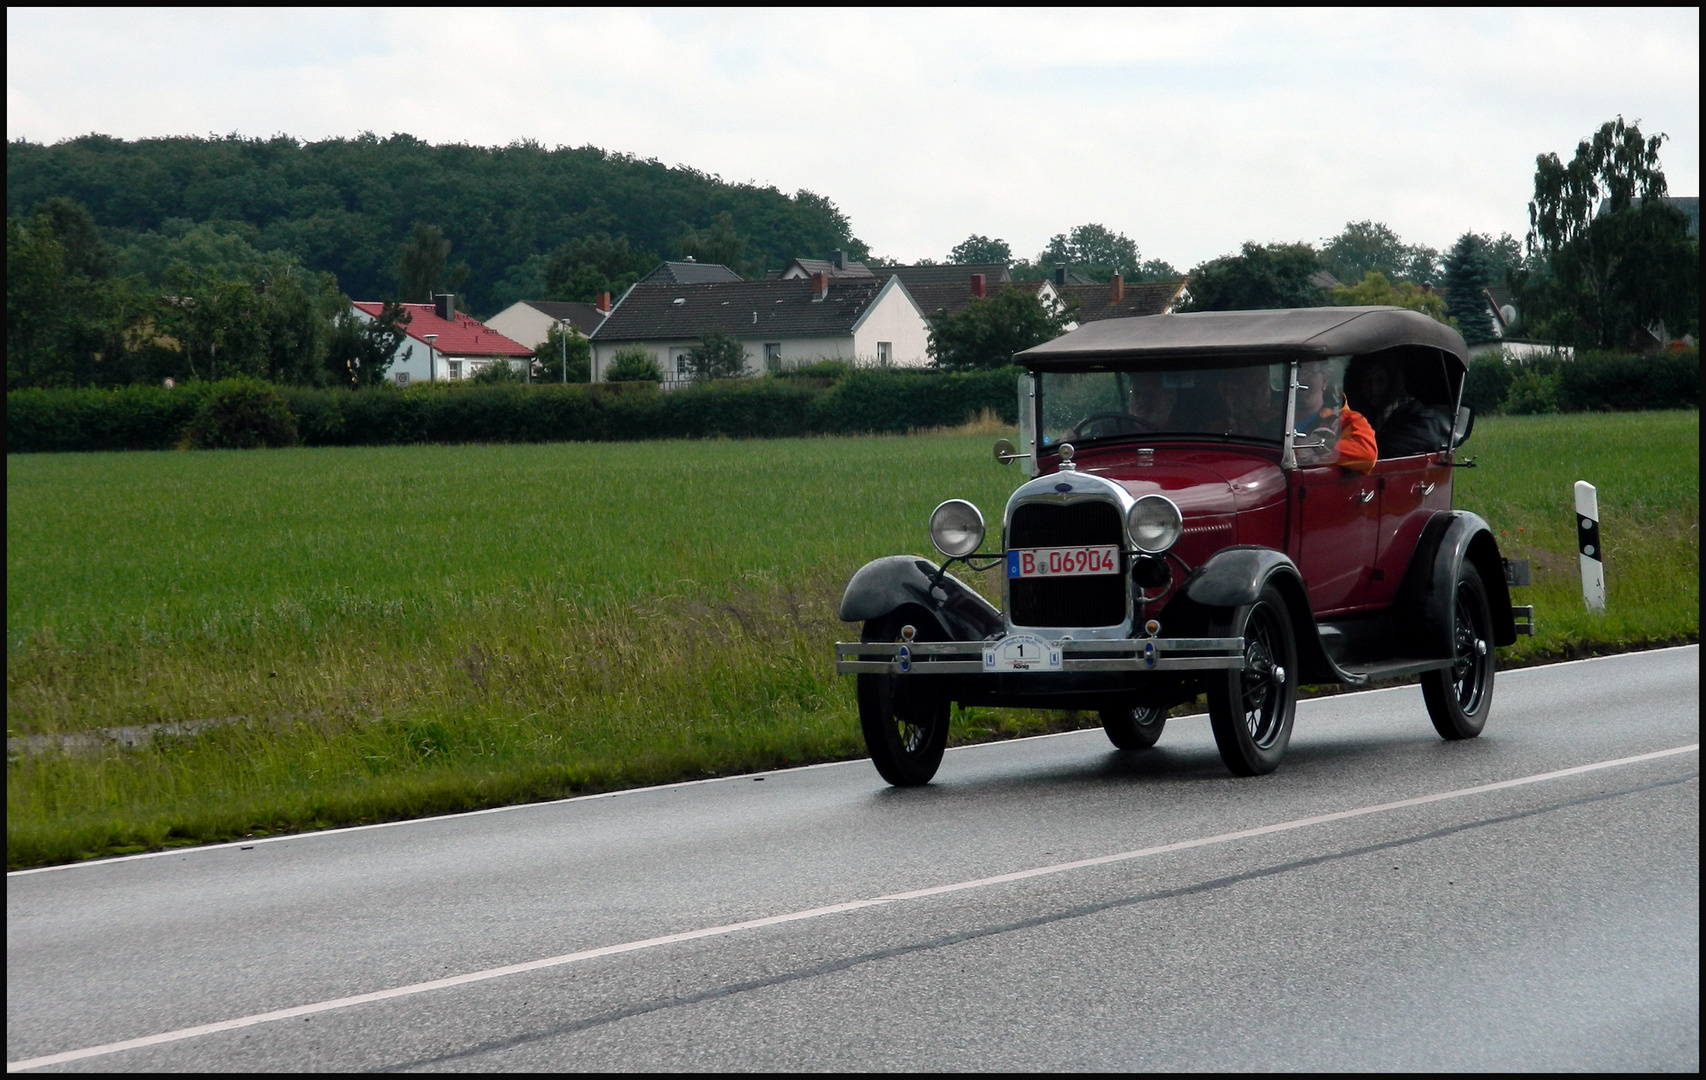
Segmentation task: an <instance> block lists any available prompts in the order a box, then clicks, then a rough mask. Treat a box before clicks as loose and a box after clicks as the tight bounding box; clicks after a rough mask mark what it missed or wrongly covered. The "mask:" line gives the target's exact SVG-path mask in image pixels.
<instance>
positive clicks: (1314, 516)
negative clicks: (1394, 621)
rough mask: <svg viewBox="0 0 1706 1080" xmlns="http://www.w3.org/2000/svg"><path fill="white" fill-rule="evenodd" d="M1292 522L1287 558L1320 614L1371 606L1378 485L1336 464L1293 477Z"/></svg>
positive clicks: (1298, 470)
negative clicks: (1294, 524) (1370, 575)
mask: <svg viewBox="0 0 1706 1080" xmlns="http://www.w3.org/2000/svg"><path fill="white" fill-rule="evenodd" d="M1291 485H1292V499H1293V502H1292V510H1293V515H1294V516H1293V520H1294V521H1295V522H1296V523H1297V524H1296V527H1295V528H1294V530H1293V532H1292V543H1291V545H1290V547H1291V550H1290V552H1289V554H1290V555H1291V557H1292V560H1293V561H1294V562H1296V563H1297V568H1298V570H1300V571H1301V572H1302V573H1303V582H1304V584H1305V585H1306V586H1308V588H1309V606H1310V608H1311V609H1313V610H1314V612H1315V614H1316V615H1317V616H1320V615H1330V614H1335V613H1339V612H1344V611H1350V610H1355V609H1357V608H1361V607H1363V606H1364V605H1365V604H1366V603H1367V595H1368V579H1369V571H1370V568H1371V567H1372V566H1373V564H1374V555H1375V546H1376V536H1377V532H1376V527H1377V524H1378V521H1379V513H1380V500H1379V496H1378V487H1379V481H1378V480H1377V479H1376V478H1375V477H1374V476H1373V475H1369V476H1362V475H1360V474H1358V473H1355V472H1353V471H1351V470H1349V469H1341V468H1340V467H1338V466H1337V465H1323V466H1319V467H1316V468H1307V469H1297V470H1294V471H1293V472H1292V473H1291Z"/></svg>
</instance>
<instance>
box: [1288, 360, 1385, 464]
mask: <svg viewBox="0 0 1706 1080" xmlns="http://www.w3.org/2000/svg"><path fill="white" fill-rule="evenodd" d="M1334 381H1335V380H1334V378H1333V371H1332V369H1331V368H1330V367H1329V366H1328V365H1326V364H1319V363H1316V364H1303V365H1300V366H1299V367H1298V369H1297V382H1298V390H1297V433H1298V434H1299V435H1302V436H1303V437H1304V438H1306V439H1307V438H1309V437H1310V436H1312V435H1314V434H1315V433H1316V432H1324V433H1325V434H1326V435H1327V436H1328V437H1327V438H1326V440H1325V441H1326V444H1327V445H1326V446H1324V447H1320V448H1314V447H1310V448H1306V449H1305V455H1304V456H1306V457H1307V456H1313V455H1315V454H1319V455H1320V456H1321V457H1322V458H1325V459H1328V460H1334V463H1335V464H1337V465H1338V466H1339V467H1340V468H1343V469H1349V470H1351V471H1352V472H1357V473H1361V474H1363V475H1364V476H1367V475H1368V474H1369V473H1371V472H1373V471H1374V463H1375V461H1376V460H1378V459H1379V457H1380V449H1379V446H1378V444H1377V443H1376V442H1375V438H1374V428H1373V427H1372V426H1371V425H1370V424H1369V422H1368V418H1367V417H1365V416H1363V415H1362V414H1361V413H1359V412H1357V411H1356V410H1355V409H1353V408H1351V407H1350V406H1349V405H1347V404H1345V398H1344V394H1343V393H1341V392H1340V391H1339V388H1338V387H1337V386H1334V385H1333V383H1334ZM1335 450H1336V451H1337V458H1336V459H1334V458H1333V456H1332V455H1333V452H1334V451H1335Z"/></svg>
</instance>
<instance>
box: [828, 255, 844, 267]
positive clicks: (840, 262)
mask: <svg viewBox="0 0 1706 1080" xmlns="http://www.w3.org/2000/svg"><path fill="white" fill-rule="evenodd" d="M829 265H831V266H833V267H835V268H836V269H837V270H845V269H847V253H846V252H845V251H832V252H830V253H829Z"/></svg>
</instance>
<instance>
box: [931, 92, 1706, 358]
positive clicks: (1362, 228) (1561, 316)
mask: <svg viewBox="0 0 1706 1080" xmlns="http://www.w3.org/2000/svg"><path fill="white" fill-rule="evenodd" d="M1665 138H1666V137H1665V136H1664V135H1662V134H1657V135H1643V134H1642V133H1641V130H1640V127H1639V125H1638V123H1633V124H1631V123H1625V122H1624V120H1623V118H1622V117H1618V118H1617V119H1615V120H1610V121H1607V122H1606V123H1605V124H1603V125H1601V126H1600V128H1599V129H1598V130H1597V131H1595V132H1594V133H1593V134H1592V135H1590V136H1588V137H1587V138H1585V139H1583V140H1581V142H1580V143H1579V144H1578V145H1577V147H1576V150H1575V154H1574V156H1573V157H1572V158H1571V160H1570V161H1569V163H1568V164H1566V163H1564V162H1563V161H1562V160H1560V158H1559V157H1558V155H1557V154H1554V153H1543V154H1540V155H1539V156H1538V157H1537V158H1536V160H1535V176H1534V197H1533V199H1532V200H1531V201H1530V202H1529V204H1528V212H1529V221H1530V228H1529V231H1528V234H1527V236H1526V237H1525V238H1524V240H1521V241H1519V240H1517V239H1516V238H1515V237H1513V236H1511V235H1509V234H1508V233H1507V234H1504V235H1501V236H1499V237H1498V238H1496V239H1495V238H1493V237H1490V236H1487V235H1485V234H1480V233H1473V232H1466V233H1464V234H1462V235H1461V236H1459V237H1458V238H1457V240H1456V242H1455V243H1453V244H1452V246H1451V247H1450V248H1449V249H1447V250H1446V251H1445V252H1444V253H1443V254H1442V253H1440V252H1439V251H1436V250H1435V249H1433V248H1429V247H1426V246H1424V245H1413V244H1406V243H1404V242H1403V241H1402V240H1401V239H1400V238H1399V237H1398V235H1397V234H1396V233H1395V232H1393V230H1392V229H1391V228H1390V227H1388V226H1387V225H1385V224H1384V223H1381V222H1377V221H1352V222H1347V223H1346V225H1345V228H1344V230H1343V231H1342V232H1340V233H1339V234H1338V235H1337V236H1334V237H1332V238H1330V239H1328V240H1326V241H1324V242H1323V243H1322V244H1321V246H1319V247H1317V246H1315V245H1313V244H1310V243H1306V242H1301V241H1299V242H1295V243H1267V244H1263V243H1257V242H1255V241H1250V242H1246V243H1245V244H1243V245H1242V246H1241V247H1240V248H1239V250H1238V251H1236V252H1232V253H1229V254H1226V255H1222V256H1219V257H1217V258H1213V259H1208V260H1205V261H1204V262H1202V263H1199V264H1198V265H1196V266H1194V267H1192V268H1191V269H1190V270H1189V271H1187V272H1185V273H1184V274H1180V273H1178V272H1177V271H1175V270H1174V269H1173V268H1172V267H1170V266H1168V265H1167V264H1165V263H1162V262H1159V261H1158V260H1157V261H1144V260H1142V259H1141V258H1140V253H1139V251H1138V247H1137V245H1136V243H1135V242H1133V241H1131V240H1130V239H1129V238H1127V237H1126V236H1124V235H1123V234H1118V233H1113V232H1111V231H1110V230H1108V229H1106V228H1105V227H1103V226H1100V225H1084V226H1080V227H1079V228H1077V229H1074V230H1073V231H1072V232H1070V233H1066V234H1061V235H1059V236H1056V237H1054V238H1053V239H1052V240H1051V241H1050V243H1049V246H1048V248H1046V249H1045V250H1044V251H1043V252H1040V253H1039V254H1038V255H1037V257H1036V259H1034V260H1029V261H1025V260H1018V261H1015V260H1012V258H1011V255H1012V252H1011V249H1010V247H1009V245H1008V244H1007V243H1006V242H1005V241H1003V240H999V239H991V238H989V237H986V236H981V235H976V234H974V235H972V236H970V237H968V238H967V239H966V240H965V241H964V242H963V243H962V244H960V245H959V246H957V247H955V248H954V249H953V252H952V253H951V254H950V261H953V262H962V261H963V262H982V261H987V262H996V261H1000V262H1008V263H1009V264H1010V265H1011V266H1012V268H1013V276H1014V277H1015V278H1016V279H1017V278H1020V277H1021V276H1023V277H1026V278H1032V279H1034V278H1042V277H1046V276H1047V273H1046V271H1047V270H1049V269H1050V268H1051V267H1052V266H1053V265H1057V264H1059V263H1067V264H1069V265H1073V266H1074V267H1075V268H1083V269H1081V270H1080V272H1086V271H1087V272H1088V276H1092V277H1094V278H1095V279H1096V280H1100V281H1107V280H1109V278H1110V277H1111V276H1112V274H1114V273H1116V272H1117V273H1121V274H1123V275H1124V276H1125V278H1126V280H1128V281H1145V280H1166V279H1175V280H1176V279H1178V278H1181V277H1182V278H1185V279H1186V280H1187V281H1188V286H1187V288H1186V292H1185V295H1184V298H1183V301H1182V302H1181V303H1180V304H1179V305H1178V306H1177V308H1176V309H1175V310H1178V311H1181V312H1190V311H1236V310H1248V309H1261V308H1290V307H1315V306H1319V305H1323V304H1340V305H1364V304H1367V305H1374V304H1390V305H1396V306H1399V307H1406V308H1411V309H1413V310H1417V311H1421V312H1424V313H1426V314H1428V315H1431V316H1433V317H1434V318H1436V319H1439V320H1440V321H1441V322H1445V323H1449V324H1450V325H1452V326H1455V327H1456V328H1457V329H1458V331H1459V332H1460V333H1462V335H1463V337H1464V340H1466V341H1467V342H1469V343H1470V344H1472V345H1473V344H1479V343H1484V342H1490V341H1494V340H1496V339H1497V338H1498V337H1499V336H1500V335H1499V333H1498V331H1496V330H1495V328H1494V316H1493V312H1492V310H1491V308H1490V306H1489V305H1488V303H1487V296H1486V290H1489V289H1494V288H1500V289H1506V290H1509V291H1510V293H1511V295H1512V299H1513V300H1514V302H1515V307H1516V310H1517V312H1518V318H1519V320H1520V322H1519V323H1518V324H1517V325H1516V326H1515V327H1514V328H1513V329H1514V330H1515V332H1516V334H1517V335H1518V336H1520V337H1523V338H1526V339H1529V340H1537V341H1542V342H1551V343H1555V344H1560V345H1568V346H1573V347H1577V348H1587V349H1628V348H1632V347H1637V348H1638V347H1640V346H1642V345H1643V344H1644V343H1646V342H1649V341H1651V340H1653V339H1655V338H1658V337H1669V338H1681V337H1684V336H1687V337H1690V338H1695V339H1697V338H1698V337H1699V334H1700V287H1699V285H1700V239H1699V234H1698V222H1696V223H1694V226H1693V229H1692V230H1691V227H1690V222H1689V220H1688V218H1687V216H1686V215H1685V214H1684V213H1683V212H1682V211H1681V210H1680V209H1678V208H1677V207H1676V206H1674V205H1672V204H1671V203H1669V202H1667V201H1665V197H1666V196H1667V195H1668V193H1669V189H1668V185H1667V183H1666V180H1665V175H1664V171H1663V169H1662V168H1661V165H1660V162H1659V149H1660V147H1661V146H1662V144H1663V142H1664V140H1665ZM1075 314H1076V313H1075V312H1073V311H1071V310H1070V309H1067V310H1057V311H1048V310H1046V309H1045V308H1044V307H1043V305H1042V303H1041V302H1040V301H1039V300H1038V299H1037V297H1036V296H1035V295H1034V294H1032V293H1030V292H1028V291H1024V290H1008V291H1004V292H1000V293H997V294H995V295H993V296H991V297H990V298H989V299H986V300H983V301H977V302H974V303H972V304H971V305H969V306H967V307H966V308H964V309H962V310H961V311H959V312H956V313H953V314H944V315H938V316H936V317H935V318H933V319H932V320H931V336H930V350H931V355H932V358H933V360H934V362H935V363H936V364H938V365H939V366H942V367H946V368H950V369H957V370H963V369H971V368H986V367H993V366H999V365H1003V364H1006V363H1008V362H1009V358H1010V357H1011V356H1012V355H1013V354H1014V353H1015V352H1018V351H1020V350H1022V349H1027V348H1030V347H1031V346H1032V345H1036V344H1039V343H1041V342H1043V341H1047V340H1049V339H1050V338H1052V337H1055V336H1057V335H1058V334H1060V333H1061V332H1062V331H1063V330H1064V329H1065V327H1066V326H1068V325H1071V323H1072V321H1073V316H1074V315H1075Z"/></svg>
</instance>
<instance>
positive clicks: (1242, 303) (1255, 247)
mask: <svg viewBox="0 0 1706 1080" xmlns="http://www.w3.org/2000/svg"><path fill="white" fill-rule="evenodd" d="M1320 272H1321V263H1320V259H1319V257H1318V256H1317V255H1316V252H1315V249H1314V248H1313V247H1311V246H1310V245H1308V244H1305V243H1296V244H1265V245H1264V244H1257V243H1255V242H1253V241H1252V242H1246V243H1245V244H1244V246H1243V248H1242V249H1241V250H1240V251H1239V253H1238V254H1236V255H1222V256H1221V257H1220V258H1218V259H1210V260H1209V261H1207V262H1205V263H1201V264H1199V265H1198V266H1197V267H1196V268H1195V269H1193V270H1192V271H1191V272H1190V274H1189V275H1187V276H1188V278H1189V280H1190V286H1189V289H1188V292H1187V298H1186V301H1185V303H1183V304H1181V305H1180V307H1179V310H1181V311H1246V310H1256V309H1263V308H1295V307H1315V306H1317V305H1319V304H1321V303H1322V302H1323V301H1324V300H1325V294H1324V293H1323V292H1322V290H1321V287H1320V286H1319V285H1317V284H1316V283H1315V282H1314V281H1313V280H1311V279H1312V278H1314V277H1315V275H1317V274H1319V273H1320Z"/></svg>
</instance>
